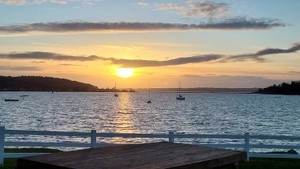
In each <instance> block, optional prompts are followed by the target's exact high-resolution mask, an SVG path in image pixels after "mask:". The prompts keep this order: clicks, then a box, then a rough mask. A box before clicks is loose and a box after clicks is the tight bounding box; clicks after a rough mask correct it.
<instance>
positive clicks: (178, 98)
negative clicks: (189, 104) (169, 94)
mask: <svg viewBox="0 0 300 169" xmlns="http://www.w3.org/2000/svg"><path fill="white" fill-rule="evenodd" d="M176 100H185V97H183V96H182V95H181V94H179V95H178V96H177V97H176Z"/></svg>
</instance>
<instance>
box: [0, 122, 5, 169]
mask: <svg viewBox="0 0 300 169" xmlns="http://www.w3.org/2000/svg"><path fill="white" fill-rule="evenodd" d="M4 137H5V127H4V126H0V166H3V162H4Z"/></svg>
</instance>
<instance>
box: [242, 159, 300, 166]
mask: <svg viewBox="0 0 300 169" xmlns="http://www.w3.org/2000/svg"><path fill="white" fill-rule="evenodd" d="M239 169H300V159H275V158H274V159H269V158H250V161H249V162H242V163H241V164H240V165H239Z"/></svg>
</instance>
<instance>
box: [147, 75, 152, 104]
mask: <svg viewBox="0 0 300 169" xmlns="http://www.w3.org/2000/svg"><path fill="white" fill-rule="evenodd" d="M147 103H152V101H151V100H150V82H149V80H148V101H147Z"/></svg>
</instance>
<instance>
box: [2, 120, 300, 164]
mask: <svg viewBox="0 0 300 169" xmlns="http://www.w3.org/2000/svg"><path fill="white" fill-rule="evenodd" d="M6 135H17V136H31V135H35V136H55V137H57V136H59V137H80V138H85V139H89V140H88V141H86V142H78V141H77V142H74V141H71V142H70V141H63V142H37V141H6V139H5V136H6ZM118 137H120V138H142V139H164V140H165V141H169V142H175V140H176V141H177V142H180V141H181V139H198V140H199V139H223V140H228V139H229V140H239V141H238V142H234V143H232V142H231V143H229V142H227V143H226V141H223V140H222V143H205V142H203V143H200V144H201V145H205V146H211V147H219V148H233V149H241V150H243V151H245V152H246V153H247V160H249V158H250V157H264V158H299V159H300V155H298V154H270V153H255V152H251V151H250V150H252V149H261V148H264V149H300V144H299V142H300V137H299V136H273V135H250V134H249V133H245V134H243V135H241V134H239V135H233V134H182V133H176V132H175V131H169V132H168V133H160V134H140V133H97V131H96V130H91V131H90V132H66V131H29V130H6V129H5V127H3V126H0V165H2V164H3V160H4V158H19V157H27V156H32V155H38V154H43V153H5V152H4V148H5V147H74V148H96V147H104V146H111V145H114V144H109V143H102V142H100V143H99V142H97V138H103V139H105V138H118ZM253 140H264V141H265V140H285V141H294V143H295V142H296V144H294V145H278V144H269V143H268V144H261V143H259V144H258V143H255V144H253V143H251V141H253ZM223 142H225V143H223Z"/></svg>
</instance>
